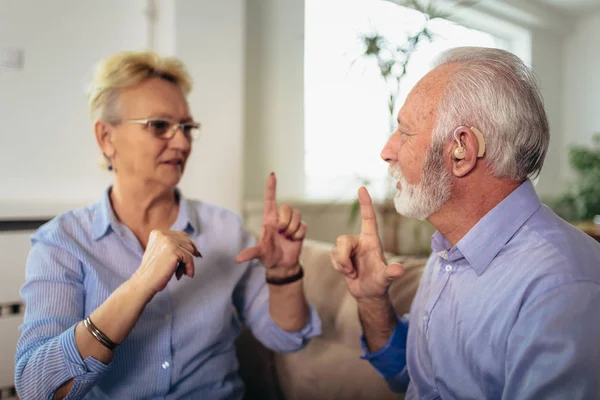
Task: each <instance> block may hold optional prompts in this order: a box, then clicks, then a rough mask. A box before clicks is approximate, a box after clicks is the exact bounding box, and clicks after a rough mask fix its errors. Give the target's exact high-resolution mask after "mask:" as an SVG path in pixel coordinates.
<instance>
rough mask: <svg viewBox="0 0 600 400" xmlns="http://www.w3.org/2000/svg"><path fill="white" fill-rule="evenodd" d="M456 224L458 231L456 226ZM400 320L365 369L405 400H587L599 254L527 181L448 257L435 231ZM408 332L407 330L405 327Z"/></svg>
mask: <svg viewBox="0 0 600 400" xmlns="http://www.w3.org/2000/svg"><path fill="white" fill-rule="evenodd" d="M457 223H460V221H457ZM432 248H433V253H432V255H431V257H430V258H429V261H428V263H427V266H426V267H425V270H424V272H423V277H422V278H421V283H420V285H419V289H418V291H417V294H416V296H415V299H414V301H413V304H412V306H411V309H410V314H409V315H410V316H404V317H403V318H400V319H399V323H398V325H397V327H396V329H395V331H394V333H393V334H392V337H391V338H390V340H389V341H388V343H387V344H386V346H385V347H384V348H383V349H381V350H380V351H378V352H377V353H370V354H368V353H367V351H366V347H365V343H364V337H363V340H362V345H363V356H362V357H363V358H366V359H368V360H369V361H370V362H371V364H372V365H373V366H374V367H375V368H376V369H377V370H378V371H379V373H380V374H381V375H382V376H383V377H385V378H386V379H387V380H388V383H389V384H390V387H391V388H392V389H394V390H396V391H402V390H405V389H406V387H407V385H408V390H407V395H406V398H407V399H439V398H442V399H507V400H513V399H519V400H522V399H569V400H572V399H596V398H598V397H599V395H600V380H599V378H600V244H598V243H597V242H595V241H594V240H593V239H592V238H590V237H589V236H587V235H586V234H584V233H583V232H581V231H579V230H577V229H576V228H574V227H573V226H571V225H570V224H568V223H566V222H565V221H563V220H561V219H560V218H558V217H557V216H556V215H555V214H554V213H553V212H552V211H551V210H550V209H548V208H547V207H546V206H544V205H542V204H540V201H539V199H538V197H537V195H536V193H535V191H534V188H533V185H532V184H531V182H530V181H526V182H525V183H523V184H522V185H521V186H519V187H518V188H517V189H516V190H515V191H514V192H513V193H511V194H510V195H509V196H508V197H507V198H506V199H504V200H503V201H502V202H501V203H500V204H498V205H497V206H496V207H495V208H494V209H493V210H492V211H490V212H489V213H488V214H487V215H486V216H485V217H484V218H483V219H481V221H479V223H477V225H475V226H474V227H473V228H472V229H471V230H470V231H469V232H468V233H467V235H465V236H464V237H463V238H462V239H461V240H460V241H459V242H458V243H457V244H456V246H454V247H453V248H450V245H449V242H448V241H447V240H446V239H445V238H444V237H443V236H442V235H441V234H440V233H439V232H438V233H436V234H435V235H434V237H433V241H432ZM409 321H410V322H409Z"/></svg>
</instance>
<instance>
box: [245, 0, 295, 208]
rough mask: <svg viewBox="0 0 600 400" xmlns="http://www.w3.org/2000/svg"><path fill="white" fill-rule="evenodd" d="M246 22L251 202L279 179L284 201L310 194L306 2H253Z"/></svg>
mask: <svg viewBox="0 0 600 400" xmlns="http://www.w3.org/2000/svg"><path fill="white" fill-rule="evenodd" d="M246 18H247V20H246V23H247V27H248V31H247V37H246V46H247V47H246V51H247V53H246V62H247V69H246V97H245V101H246V120H245V128H246V148H245V155H246V162H245V170H244V181H245V189H244V194H245V196H246V197H247V198H256V197H262V195H263V187H264V183H265V181H266V178H267V175H268V174H269V173H270V172H271V171H274V172H275V173H276V174H277V176H278V178H279V179H278V183H277V185H278V186H277V191H278V196H279V198H280V199H297V198H301V197H302V195H303V192H304V95H303V93H304V0H285V1H281V0H249V1H248V2H247V14H246Z"/></svg>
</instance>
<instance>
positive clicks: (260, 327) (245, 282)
mask: <svg viewBox="0 0 600 400" xmlns="http://www.w3.org/2000/svg"><path fill="white" fill-rule="evenodd" d="M254 244H255V240H254V238H253V237H252V236H251V235H249V234H245V245H244V248H246V247H251V246H254ZM265 279H266V272H265V268H264V267H263V266H262V264H261V263H260V262H258V260H252V261H249V262H248V263H247V266H246V272H245V273H244V275H243V276H242V278H241V279H240V281H239V283H238V284H237V286H236V288H235V290H234V293H233V302H234V305H235V307H236V309H237V311H238V315H239V318H240V320H241V322H242V323H243V324H244V325H246V326H247V327H248V328H249V329H250V331H251V332H252V334H253V335H254V337H256V339H258V340H259V341H260V342H261V343H262V344H263V345H264V346H265V347H267V348H269V349H271V350H273V351H276V352H279V353H289V352H294V351H298V350H301V349H302V348H303V347H304V346H306V344H307V343H308V341H309V340H310V338H312V337H314V336H317V335H320V334H321V320H320V318H319V316H318V314H317V312H316V311H315V308H314V306H313V305H312V304H310V303H309V317H308V322H307V323H306V325H305V326H304V327H303V328H302V329H300V330H299V331H296V332H288V331H285V330H283V329H281V328H280V327H279V326H278V325H277V324H276V323H275V322H274V321H273V319H272V318H271V314H270V313H269V288H268V287H267V283H266V280H265Z"/></svg>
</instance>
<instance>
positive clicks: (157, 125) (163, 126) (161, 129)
mask: <svg viewBox="0 0 600 400" xmlns="http://www.w3.org/2000/svg"><path fill="white" fill-rule="evenodd" d="M170 125H171V124H169V122H168V121H149V122H148V126H149V127H150V129H151V130H152V131H153V132H154V133H155V134H157V135H162V134H164V133H166V132H167V131H168V130H169V126H170Z"/></svg>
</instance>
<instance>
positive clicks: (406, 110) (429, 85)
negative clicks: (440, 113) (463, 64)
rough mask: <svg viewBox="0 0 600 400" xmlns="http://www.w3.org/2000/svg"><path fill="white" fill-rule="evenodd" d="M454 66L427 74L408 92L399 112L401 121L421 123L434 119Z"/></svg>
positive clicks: (439, 68) (436, 69)
mask: <svg viewBox="0 0 600 400" xmlns="http://www.w3.org/2000/svg"><path fill="white" fill-rule="evenodd" d="M453 69H454V66H449V67H446V66H441V67H438V68H435V69H433V70H432V71H430V72H429V73H427V74H426V75H425V76H424V77H423V78H421V80H420V81H419V82H417V84H416V85H415V87H414V88H413V89H412V90H411V91H410V93H409V94H408V97H407V98H406V102H405V104H404V107H402V110H401V112H400V115H399V117H400V119H401V120H407V121H410V120H413V121H414V122H416V123H418V122H422V121H423V120H428V119H431V118H435V117H436V115H437V108H438V104H439V102H440V100H441V99H442V95H443V93H444V88H445V86H446V84H447V82H448V79H449V77H450V74H451V73H452V70H453Z"/></svg>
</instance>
